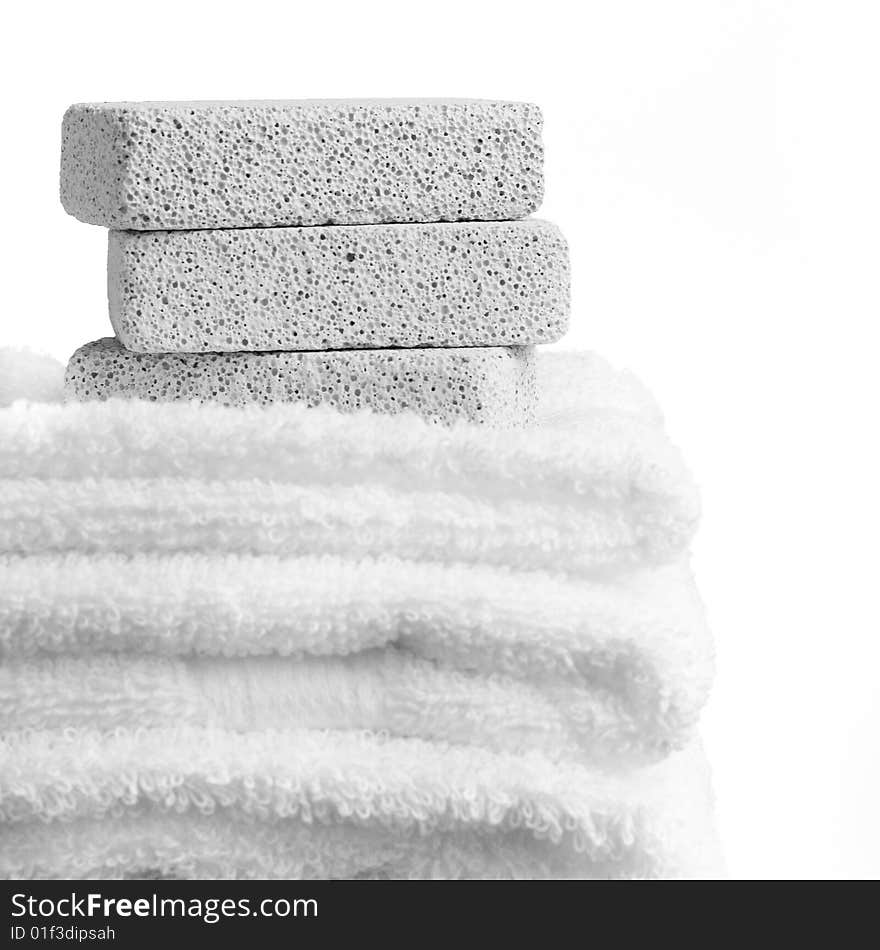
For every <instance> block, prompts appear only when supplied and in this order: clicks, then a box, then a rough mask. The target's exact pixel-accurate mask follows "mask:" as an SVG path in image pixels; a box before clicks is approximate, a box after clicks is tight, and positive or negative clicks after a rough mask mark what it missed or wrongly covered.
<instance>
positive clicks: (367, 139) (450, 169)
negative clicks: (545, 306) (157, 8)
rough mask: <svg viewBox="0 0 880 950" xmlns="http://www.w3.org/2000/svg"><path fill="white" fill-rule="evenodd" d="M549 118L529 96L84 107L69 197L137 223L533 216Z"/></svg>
mask: <svg viewBox="0 0 880 950" xmlns="http://www.w3.org/2000/svg"><path fill="white" fill-rule="evenodd" d="M541 128H542V117H541V111H540V109H538V107H537V106H534V105H531V104H529V103H522V102H492V101H483V100H466V99H449V100H446V99H350V100H334V99H326V100H320V99H318V100H301V101H296V100H278V101H241V102H235V101H229V102H104V103H86V104H81V105H74V106H71V107H70V108H69V109H68V110H67V112H66V113H65V116H64V121H63V124H62V142H61V202H62V204H63V205H64V208H65V210H66V211H67V212H68V213H69V214H72V215H73V216H74V217H76V218H79V220H80V221H85V222H86V223H88V224H98V225H101V226H103V227H106V228H117V229H133V230H139V231H157V230H169V229H170V230H179V229H190V228H242V227H271V226H274V225H279V226H290V225H312V224H379V223H383V222H392V221H404V222H406V221H410V222H411V221H470V220H510V219H516V218H523V217H525V216H526V215H528V214H531V213H532V212H533V211H535V210H536V209H537V207H538V206H539V205H540V203H541V199H542V197H543V187H544V185H543V146H542V142H541Z"/></svg>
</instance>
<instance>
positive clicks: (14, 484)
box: [0, 355, 699, 572]
mask: <svg viewBox="0 0 880 950" xmlns="http://www.w3.org/2000/svg"><path fill="white" fill-rule="evenodd" d="M554 357H555V358H554ZM540 374H541V379H542V382H543V385H544V388H543V392H542V404H541V412H540V424H539V425H537V426H536V427H534V428H530V429H528V430H523V431H492V430H488V429H486V428H483V427H479V426H468V425H460V426H456V427H453V428H449V429H446V428H442V427H439V426H435V425H431V424H430V423H427V422H425V421H423V420H420V419H418V418H415V417H411V416H406V415H404V416H398V417H393V418H389V417H383V416H377V415H373V414H371V413H358V414H354V415H345V414H342V413H334V412H332V411H330V410H321V409H306V408H303V407H300V406H276V407H269V408H266V409H261V408H253V409H229V408H226V407H222V406H215V405H198V404H184V405H177V404H170V405H154V404H150V403H137V402H130V401H127V400H123V401H116V402H113V401H111V402H107V403H97V404H85V405H76V404H72V405H66V406H62V405H49V406H36V405H28V404H24V403H20V404H17V405H15V406H13V407H12V408H11V409H7V410H3V411H0V480H2V481H0V495H2V496H3V497H4V502H5V503H4V505H3V510H2V516H0V550H2V551H6V552H14V553H22V554H24V553H40V552H46V551H64V550H84V551H86V550H87V551H112V550H115V551H120V552H123V553H134V552H138V551H146V550H190V551H199V550H216V549H217V548H218V546H219V548H220V549H222V550H234V551H251V552H258V553H268V552H271V553H277V554H285V555H291V554H305V553H343V552H345V553H347V552H348V551H350V550H353V551H354V552H355V553H358V554H362V555H368V554H382V553H392V554H397V555H400V556H406V557H421V558H425V559H429V560H440V559H458V560H463V561H468V562H471V563H475V562H488V563H496V564H501V563H509V564H511V565H513V566H517V567H522V568H525V569H553V570H559V569H563V570H570V571H573V572H585V571H590V570H597V569H607V570H610V569H615V568H621V567H629V566H632V565H637V564H641V563H662V562H665V561H669V560H672V559H674V558H675V557H677V556H678V555H679V554H681V553H682V551H683V550H684V549H685V548H686V546H687V544H688V542H689V541H690V539H691V536H692V534H693V531H694V529H695V526H696V522H697V519H698V514H699V501H698V497H697V493H696V490H695V489H694V486H693V482H692V480H691V478H690V476H689V474H688V472H687V469H686V468H685V466H684V464H683V462H682V460H681V457H680V454H679V453H678V451H677V450H676V449H675V448H674V447H673V446H672V445H671V443H670V442H669V439H668V437H667V436H666V434H665V432H664V430H663V428H662V424H661V422H660V421H659V417H658V414H657V412H656V409H655V407H654V406H653V404H652V403H651V401H650V399H649V397H647V396H646V395H645V394H644V392H643V390H641V388H640V387H639V386H638V384H636V383H634V382H633V381H632V380H631V378H630V377H628V376H626V375H624V374H619V373H615V372H613V371H612V370H611V369H609V367H608V366H607V365H606V364H605V363H604V362H602V361H601V360H598V359H597V358H594V357H589V356H581V357H577V356H574V357H571V356H567V357H563V356H561V355H560V356H556V355H553V356H550V357H545V358H543V359H542V360H541V361H540Z"/></svg>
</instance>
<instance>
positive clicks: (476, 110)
mask: <svg viewBox="0 0 880 950" xmlns="http://www.w3.org/2000/svg"><path fill="white" fill-rule="evenodd" d="M541 126H542V119H541V114H540V110H539V109H538V108H537V107H536V106H533V105H529V104H525V103H515V102H490V101H470V100H348V101H344V100H315V101H266V102H246V101H243V102H145V103H99V104H87V105H75V106H72V107H71V108H70V109H68V111H67V113H66V114H65V117H64V123H63V130H62V155H61V200H62V203H63V205H64V208H65V210H67V211H68V212H69V213H70V214H72V215H74V216H75V217H76V218H78V219H79V220H81V221H85V222H87V223H89V224H97V225H100V226H103V227H106V228H109V229H110V231H109V253H108V299H109V309H110V320H111V323H112V326H113V330H114V332H115V338H106V339H102V340H98V341H96V342H94V343H90V344H88V345H86V346H84V347H82V348H81V349H79V350H78V351H77V352H76V353H75V354H74V355H73V357H72V358H71V360H70V363H69V365H68V370H67V377H66V389H67V393H68V396H69V397H70V398H73V399H106V398H109V397H119V396H127V397H133V398H141V399H152V400H177V399H193V398H198V399H201V400H213V401H218V402H221V403H224V404H227V405H236V406H240V405H246V404H252V403H260V404H269V403H275V402H302V403H305V404H307V405H318V404H322V403H323V404H329V405H332V406H335V407H336V408H338V409H341V410H354V409H360V408H364V407H370V408H372V409H374V410H376V411H380V412H399V411H402V410H412V411H415V412H417V413H419V414H420V415H422V416H425V417H427V418H431V419H434V420H437V421H440V422H444V423H450V422H454V421H455V420H457V419H462V418H463V419H468V420H471V421H477V422H484V423H488V424H493V425H520V424H523V423H527V422H528V421H529V420H530V418H531V416H532V414H533V412H534V407H535V401H536V392H535V366H534V345H535V344H538V343H550V342H553V341H555V340H557V339H559V338H560V337H561V336H562V335H563V334H564V332H565V330H566V328H567V324H568V316H569V262H568V250H567V246H566V243H565V240H564V238H563V237H562V235H561V233H560V231H559V229H558V228H556V227H555V226H554V225H552V224H549V223H548V222H546V221H542V220H538V219H535V218H528V217H527V215H529V214H531V213H532V212H533V211H535V210H536V209H537V207H538V205H539V204H540V202H541V199H542V196H543V146H542V142H541Z"/></svg>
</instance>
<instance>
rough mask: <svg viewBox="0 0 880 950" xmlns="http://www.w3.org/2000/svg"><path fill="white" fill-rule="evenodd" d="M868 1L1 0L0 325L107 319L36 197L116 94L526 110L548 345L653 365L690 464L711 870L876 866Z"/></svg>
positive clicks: (78, 336)
mask: <svg viewBox="0 0 880 950" xmlns="http://www.w3.org/2000/svg"><path fill="white" fill-rule="evenodd" d="M875 9H876V4H874V3H871V2H867V0H866V2H864V3H857V2H847V0H834V2H826V3H822V2H808V0H792V2H785V0H778V2H758V0H755V2H749V0H728V2H723V0H693V2H683V0H664V2H658V0H644V2H632V0H606V2H601V3H599V2H590V0H586V2H585V0H581V2H577V0H572V2H569V3H564V4H561V3H560V4H558V3H553V2H546V0H543V2H537V3H536V2H532V3H516V2H505V3H481V2H478V0H470V2H467V3H459V2H453V0H443V2H437V3H431V4H428V3H420V2H416V0H410V2H406V3H385V2H378V0H377V2H370V0H361V2H358V3H350V2H346V0H334V2H328V3H324V4H320V3H309V4H300V3H296V2H289V3H262V2H256V0H246V2H245V0H237V2H234V3H227V2H223V0H212V2H211V3H186V2H180V0H178V2H175V3H165V2H158V0H152V2H143V3H126V2H123V0H114V2H112V3H88V2H75V3H74V2H67V3H64V4H58V5H52V4H38V3H30V4H10V5H7V8H6V10H5V12H4V17H3V18H4V32H5V43H4V46H5V51H4V57H3V60H2V62H0V70H2V80H3V84H2V88H3V89H4V91H5V95H4V101H3V104H2V118H3V123H2V125H3V148H2V150H0V162H2V179H0V180H2V183H3V190H2V194H3V229H2V232H0V234H2V238H0V240H2V244H3V253H2V256H0V259H2V261H3V271H4V275H3V292H2V300H3V306H2V310H0V344H8V343H20V344H25V343H27V344H30V345H32V346H35V347H38V348H42V349H45V350H48V351H50V352H52V353H54V354H56V355H58V356H59V357H62V358H66V357H67V356H68V355H69V354H70V352H72V350H74V349H75V348H76V347H77V346H79V345H80V344H81V343H83V342H85V341H87V340H91V339H94V338H96V337H99V336H104V335H107V334H108V333H109V325H108V322H107V317H106V303H105V296H104V295H105V285H104V278H105V260H104V255H105V242H106V236H105V234H104V232H103V231H101V230H100V229H98V228H93V227H88V226H86V225H83V224H80V223H78V222H76V221H75V220H74V219H73V218H69V217H67V216H66V215H65V214H64V212H63V211H62V209H61V207H60V204H59V202H58V197H57V192H58V184H57V175H58V154H59V139H60V134H59V133H60V125H61V116H62V114H63V112H64V109H65V108H66V106H67V105H68V104H70V103H71V102H75V101H89V100H113V99H200V98H307V97H347V96H462V97H482V98H508V99H526V100H532V101H535V102H537V103H539V104H540V105H541V106H542V107H543V108H544V111H545V118H546V126H545V141H546V148H547V166H546V173H547V199H546V202H545V204H544V207H543V209H542V211H541V214H542V216H544V217H547V218H550V219H551V220H553V221H556V222H557V223H558V224H559V225H561V227H562V228H563V230H564V231H565V233H566V235H567V236H568V238H569V241H570V244H571V249H572V257H573V279H574V290H573V293H574V320H573V326H572V330H571V333H570V335H569V337H568V339H567V340H566V344H568V345H576V346H585V347H590V348H594V349H597V350H599V351H601V352H603V353H604V354H605V355H606V356H608V357H610V358H611V359H612V360H613V361H614V362H616V363H618V364H621V365H626V366H629V367H630V368H631V369H633V370H635V371H636V372H637V373H639V374H640V375H641V376H642V377H643V378H644V379H645V380H646V381H647V382H648V384H649V385H650V386H651V387H652V388H653V390H654V392H655V394H656V395H657V397H658V399H659V400H660V402H661V403H662V405H663V407H664V409H665V411H666V415H667V419H668V423H669V427H670V430H671V432H672V434H673V437H674V438H675V439H676V441H678V442H679V443H680V444H681V445H682V446H683V447H684V449H685V451H686V453H687V455H688V457H689V459H690V461H691V463H692V465H693V467H694V469H695V471H696V473H697V475H698V478H699V480H700V482H701V484H702V487H703V491H704V503H705V517H704V522H703V527H702V530H701V533H700V536H699V538H698V541H697V545H696V567H697V570H698V576H699V580H700V583H701V586H702V589H703V593H704V596H705V599H706V600H707V602H708V605H709V609H710V613H711V618H712V621H713V625H714V629H715V632H716V635H717V638H718V653H719V677H718V682H717V687H716V690H715V693H714V697H713V699H712V702H711V705H710V707H709V709H708V711H707V715H706V719H705V729H704V732H705V736H706V740H707V744H708V747H709V751H710V753H711V756H712V759H713V762H714V766H715V777H716V788H717V794H718V799H719V811H720V816H721V822H722V832H723V837H724V841H725V846H726V852H727V857H728V863H729V868H730V872H731V874H732V875H734V876H739V877H840V876H871V877H876V876H880V751H878V745H880V744H878V731H880V687H878V675H880V670H878V667H880V622H878V611H877V600H878V598H880V583H878V576H877V575H878V566H880V565H878V562H880V557H878V538H880V519H878V505H877V496H878V493H880V478H878V475H880V472H878V464H877V441H878V439H877V436H878V423H877V416H878V409H880V400H878V386H877V383H876V378H877V364H878V360H880V353H878V346H877V343H878V339H880V335H878V329H877V325H878V318H880V302H878V297H880V294H878V278H880V256H878V251H880V241H878V228H880V190H878V180H880V147H878V130H880V115H878V94H880V67H878V55H880V54H878V35H880V31H878V27H880V21H878V18H877V15H876V13H875Z"/></svg>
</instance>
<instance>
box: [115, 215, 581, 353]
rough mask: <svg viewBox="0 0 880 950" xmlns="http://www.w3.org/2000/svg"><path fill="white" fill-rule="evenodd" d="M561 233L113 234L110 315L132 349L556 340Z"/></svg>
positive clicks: (469, 227)
mask: <svg viewBox="0 0 880 950" xmlns="http://www.w3.org/2000/svg"><path fill="white" fill-rule="evenodd" d="M569 283H570V276H569V261H568V248H567V246H566V242H565V238H563V236H562V234H561V232H560V231H559V229H558V228H557V227H556V226H555V225H552V224H549V223H547V222H546V221H540V220H537V219H534V218H529V219H527V220H525V221H492V222H476V223H456V224H379V225H352V226H347V227H345V226H343V227H313V228H248V229H237V230H224V231H111V232H110V241H109V254H108V297H109V302H110V320H111V322H112V324H113V329H114V331H115V332H116V336H117V338H118V339H119V341H120V342H121V343H122V344H123V345H124V346H125V347H126V348H127V349H129V350H135V351H137V352H140V353H207V352H232V351H237V350H332V349H350V348H363V347H398V346H400V347H414V346H503V345H509V344H533V343H553V342H554V341H556V340H558V339H560V337H562V336H563V334H564V333H565V331H566V329H567V327H568V317H569Z"/></svg>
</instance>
